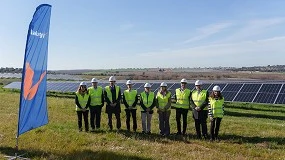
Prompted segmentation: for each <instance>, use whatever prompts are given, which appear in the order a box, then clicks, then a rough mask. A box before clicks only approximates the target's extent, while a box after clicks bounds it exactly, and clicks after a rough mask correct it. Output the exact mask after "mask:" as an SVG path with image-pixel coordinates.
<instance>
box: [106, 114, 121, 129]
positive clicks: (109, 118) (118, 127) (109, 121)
mask: <svg viewBox="0 0 285 160" xmlns="http://www.w3.org/2000/svg"><path fill="white" fill-rule="evenodd" d="M113 114H115V117H116V120H117V129H121V117H120V115H121V114H120V113H119V112H115V113H112V112H111V113H108V125H109V128H110V130H112V129H113V123H112V115H113Z"/></svg>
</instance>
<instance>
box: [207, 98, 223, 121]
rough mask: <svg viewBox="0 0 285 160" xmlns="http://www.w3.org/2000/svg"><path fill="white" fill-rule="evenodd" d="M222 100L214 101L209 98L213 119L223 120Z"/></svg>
mask: <svg viewBox="0 0 285 160" xmlns="http://www.w3.org/2000/svg"><path fill="white" fill-rule="evenodd" d="M224 101H225V100H224V98H222V99H218V100H216V99H215V98H209V102H210V108H211V111H212V114H213V117H214V118H217V117H218V118H223V116H224V109H223V106H224Z"/></svg>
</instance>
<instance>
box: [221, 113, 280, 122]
mask: <svg viewBox="0 0 285 160" xmlns="http://www.w3.org/2000/svg"><path fill="white" fill-rule="evenodd" d="M225 115H228V116H234V117H250V118H268V119H276V120H284V119H285V116H273V115H264V114H253V113H240V112H231V111H225Z"/></svg>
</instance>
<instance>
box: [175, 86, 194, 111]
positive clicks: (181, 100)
mask: <svg viewBox="0 0 285 160" xmlns="http://www.w3.org/2000/svg"><path fill="white" fill-rule="evenodd" d="M175 93H176V99H177V101H176V104H175V107H176V108H184V109H189V107H190V102H189V96H190V93H191V91H190V89H185V90H184V91H181V90H180V88H177V89H176V90H175Z"/></svg>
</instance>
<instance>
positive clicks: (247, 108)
mask: <svg viewBox="0 0 285 160" xmlns="http://www.w3.org/2000/svg"><path fill="white" fill-rule="evenodd" d="M225 108H233V109H244V110H253V111H266V112H280V113H285V107H283V110H282V109H280V110H279V109H276V108H275V107H272V108H274V109H264V108H252V107H246V106H241V107H235V106H225Z"/></svg>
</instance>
